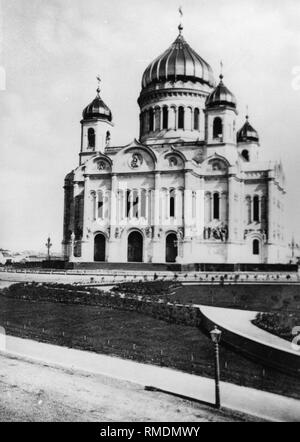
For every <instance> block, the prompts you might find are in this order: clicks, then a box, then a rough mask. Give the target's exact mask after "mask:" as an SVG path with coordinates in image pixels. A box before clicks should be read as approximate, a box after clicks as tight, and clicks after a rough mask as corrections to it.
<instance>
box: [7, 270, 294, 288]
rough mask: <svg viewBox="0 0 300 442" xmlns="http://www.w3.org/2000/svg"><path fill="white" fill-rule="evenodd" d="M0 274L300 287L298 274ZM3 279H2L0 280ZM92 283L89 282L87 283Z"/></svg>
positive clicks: (102, 281) (104, 281)
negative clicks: (296, 285) (294, 285)
mask: <svg viewBox="0 0 300 442" xmlns="http://www.w3.org/2000/svg"><path fill="white" fill-rule="evenodd" d="M0 274H2V275H3V274H7V275H8V274H11V275H16V277H17V275H18V274H19V275H20V276H21V275H28V276H29V275H48V276H50V277H52V278H54V277H55V276H57V277H58V278H59V277H60V278H63V279H64V278H65V277H67V278H68V277H69V279H72V277H73V278H75V280H74V282H77V279H78V277H84V280H85V282H86V283H87V282H89V283H90V284H98V285H99V284H107V283H117V282H125V281H153V280H165V281H171V280H176V281H180V282H182V283H189V284H191V283H196V284H199V283H201V284H202V283H209V284H218V285H219V284H226V285H227V284H247V283H251V284H253V283H267V284H272V283H274V284H275V283H284V284H289V283H293V284H294V283H298V282H299V283H300V275H299V274H298V273H295V272H276V273H274V272H226V273H225V272H195V271H191V272H172V271H153V270H151V271H150V270H149V271H147V270H134V271H132V270H110V269H105V270H99V269H98V270H92V269H88V270H83V269H80V270H79V269H77V270H55V269H28V268H14V267H0ZM0 279H1V277H0ZM87 280H88V281H87Z"/></svg>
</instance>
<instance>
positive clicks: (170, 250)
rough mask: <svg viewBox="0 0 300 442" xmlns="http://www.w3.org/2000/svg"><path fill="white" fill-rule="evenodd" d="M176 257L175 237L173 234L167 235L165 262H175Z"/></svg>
mask: <svg viewBox="0 0 300 442" xmlns="http://www.w3.org/2000/svg"><path fill="white" fill-rule="evenodd" d="M177 255H178V246H177V235H176V234H175V233H169V235H167V237H166V262H176V258H177Z"/></svg>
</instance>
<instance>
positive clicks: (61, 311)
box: [0, 284, 300, 398]
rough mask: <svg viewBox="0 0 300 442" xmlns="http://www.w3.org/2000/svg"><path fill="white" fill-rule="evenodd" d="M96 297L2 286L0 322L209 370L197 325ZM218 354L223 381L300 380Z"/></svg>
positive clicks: (288, 391) (60, 341)
mask: <svg viewBox="0 0 300 442" xmlns="http://www.w3.org/2000/svg"><path fill="white" fill-rule="evenodd" d="M16 287H17V289H16ZM157 287H158V286H157ZM157 287H156V288H157ZM22 289H23V290H22ZM173 289H174V287H173V288H172V290H173ZM149 290H152V288H151V289H149ZM170 291H171V290H170ZM171 292H172V291H171ZM138 296H142V295H138ZM144 296H149V293H148V294H147V295H146V294H144ZM24 297H25V299H24ZM26 298H27V299H26ZM100 298H101V295H99V294H98V295H97V294H93V295H88V294H87V293H84V291H83V290H82V289H81V290H80V291H79V290H77V289H76V290H74V287H72V286H71V287H69V288H68V287H67V288H64V287H63V286H61V287H59V286H57V287H56V288H55V289H53V286H51V287H50V286H49V285H48V287H47V286H45V285H37V284H36V285H32V286H31V287H30V285H24V284H18V285H17V286H15V289H14V286H12V287H11V288H10V289H5V290H3V291H2V296H0V324H1V325H3V326H4V327H5V329H6V333H7V334H11V335H14V336H20V337H23V338H26V337H27V338H30V339H36V340H38V341H42V342H48V343H52V344H57V345H61V346H67V347H71V348H78V349H82V350H90V351H94V352H97V353H103V354H110V355H115V356H120V357H123V358H127V359H134V360H136V361H140V362H146V363H152V364H157V365H162V366H168V367H172V368H175V369H178V370H182V371H186V372H189V373H194V374H198V375H202V376H207V377H213V376H214V365H213V361H214V351H213V346H212V344H211V341H210V339H209V338H208V337H207V336H206V335H205V334H204V333H203V332H202V331H201V330H200V329H198V328H197V327H190V326H187V325H183V324H179V323H169V322H166V321H164V320H160V319H157V318H154V317H151V316H148V315H145V314H142V313H139V312H136V311H128V310H127V311H123V310H120V309H119V308H112V307H104V306H101V305H99V303H101V299H100ZM91 304H92V305H91ZM220 359H221V378H222V380H224V381H227V382H233V383H236V384H239V385H245V386H249V387H254V388H259V389H262V390H266V391H271V392H275V393H278V394H285V395H288V396H292V397H296V398H299V397H300V385H299V382H297V379H295V378H293V377H291V376H288V375H285V374H282V373H279V372H278V371H276V370H273V369H269V368H265V367H263V366H262V365H261V364H257V363H254V362H252V361H249V360H248V359H246V358H245V357H243V356H241V355H240V354H238V353H235V352H233V351H232V350H230V349H228V348H226V347H224V346H221V348H220Z"/></svg>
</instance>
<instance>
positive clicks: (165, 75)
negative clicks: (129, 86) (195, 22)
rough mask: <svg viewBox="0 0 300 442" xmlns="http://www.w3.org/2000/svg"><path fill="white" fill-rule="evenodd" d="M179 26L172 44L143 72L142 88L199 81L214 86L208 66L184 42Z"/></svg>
mask: <svg viewBox="0 0 300 442" xmlns="http://www.w3.org/2000/svg"><path fill="white" fill-rule="evenodd" d="M181 31H182V27H181V26H179V35H178V37H177V38H176V40H175V41H174V43H173V44H172V45H171V46H170V47H169V48H168V49H167V50H166V51H165V52H164V53H163V54H161V55H160V56H159V57H157V58H156V59H155V60H154V61H153V62H152V63H150V64H149V66H148V67H147V69H146V70H145V72H144V74H143V78H142V88H145V87H147V86H150V85H152V84H156V83H160V82H165V81H177V80H183V81H199V82H201V83H204V84H207V85H209V86H212V87H213V86H214V85H215V81H214V76H213V72H212V69H211V67H210V66H209V64H208V63H207V62H206V61H205V60H203V58H201V57H200V55H198V54H197V52H195V51H194V49H192V48H191V47H190V46H189V44H188V43H187V42H186V41H185V39H184V38H183V36H182V34H181Z"/></svg>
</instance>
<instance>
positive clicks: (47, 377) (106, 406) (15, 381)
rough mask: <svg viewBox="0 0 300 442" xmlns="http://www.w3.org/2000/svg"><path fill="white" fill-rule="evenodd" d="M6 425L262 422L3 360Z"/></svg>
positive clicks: (0, 392) (96, 378)
mask: <svg viewBox="0 0 300 442" xmlns="http://www.w3.org/2000/svg"><path fill="white" fill-rule="evenodd" d="M0 397H1V402H0V421H1V422H8V421H35V422H36V421H55V422H59V421H69V422H75V421H93V422H103V421H106V422H108V421H127V422H143V421H145V422H147V421H148V422H149V421H152V422H155V421H157V422H160V421H165V422H207V421H208V422H216V421H217V422H223V421H226V422H233V421H234V422H241V421H244V422H246V421H255V420H257V419H255V418H253V417H250V416H246V415H243V414H240V413H236V412H231V411H230V410H224V411H220V412H218V411H216V410H213V409H211V408H210V407H209V406H205V405H202V404H198V403H194V402H190V401H186V400H183V399H180V398H176V397H173V396H169V395H167V394H163V393H158V392H153V391H145V390H144V388H143V387H142V386H140V385H136V384H132V383H130V382H125V381H119V380H116V379H112V378H108V377H106V376H100V375H91V374H86V373H83V372H75V371H71V370H64V369H61V368H57V367H51V366H47V365H42V364H39V363H34V362H31V361H28V360H23V359H19V358H12V357H5V356H3V355H0Z"/></svg>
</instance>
